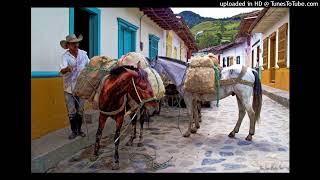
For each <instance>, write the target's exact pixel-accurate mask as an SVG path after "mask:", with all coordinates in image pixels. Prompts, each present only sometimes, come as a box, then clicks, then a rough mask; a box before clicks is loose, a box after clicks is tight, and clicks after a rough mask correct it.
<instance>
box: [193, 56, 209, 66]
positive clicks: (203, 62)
mask: <svg viewBox="0 0 320 180" xmlns="http://www.w3.org/2000/svg"><path fill="white" fill-rule="evenodd" d="M190 67H191V68H195V67H213V61H212V60H211V59H210V58H209V57H208V56H204V57H194V58H191V63H190Z"/></svg>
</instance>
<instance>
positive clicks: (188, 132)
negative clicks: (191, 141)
mask: <svg viewBox="0 0 320 180" xmlns="http://www.w3.org/2000/svg"><path fill="white" fill-rule="evenodd" d="M190 134H191V133H190V131H186V132H185V133H183V137H189V136H190Z"/></svg>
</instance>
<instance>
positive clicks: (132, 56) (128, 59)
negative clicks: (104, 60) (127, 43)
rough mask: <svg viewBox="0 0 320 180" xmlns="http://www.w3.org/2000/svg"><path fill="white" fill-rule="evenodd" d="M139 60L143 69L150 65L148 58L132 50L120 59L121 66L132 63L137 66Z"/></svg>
mask: <svg viewBox="0 0 320 180" xmlns="http://www.w3.org/2000/svg"><path fill="white" fill-rule="evenodd" d="M139 62H140V67H141V68H142V69H144V68H146V67H149V63H148V61H147V59H146V58H145V57H144V56H143V55H142V54H141V53H136V52H130V53H128V54H126V55H123V56H122V57H121V58H120V59H119V65H120V66H123V65H131V66H134V67H136V68H137V67H138V63H139Z"/></svg>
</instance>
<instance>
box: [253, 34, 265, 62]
mask: <svg viewBox="0 0 320 180" xmlns="http://www.w3.org/2000/svg"><path fill="white" fill-rule="evenodd" d="M257 41H259V42H258V43H257V44H255V45H254V46H253V47H252V48H251V52H252V50H254V64H253V67H256V64H257V49H258V46H259V48H260V54H259V59H260V61H259V66H263V59H262V51H263V33H254V34H253V35H252V36H251V43H250V44H251V46H252V45H253V44H254V43H256V42H257ZM250 57H252V54H250Z"/></svg>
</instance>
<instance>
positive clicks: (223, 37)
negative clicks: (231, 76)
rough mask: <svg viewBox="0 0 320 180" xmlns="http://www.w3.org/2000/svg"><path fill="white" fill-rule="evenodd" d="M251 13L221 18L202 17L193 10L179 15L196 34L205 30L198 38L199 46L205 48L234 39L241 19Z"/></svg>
mask: <svg viewBox="0 0 320 180" xmlns="http://www.w3.org/2000/svg"><path fill="white" fill-rule="evenodd" d="M249 13H252V12H249ZM249 13H241V14H238V15H235V16H232V17H229V18H221V19H214V18H208V17H201V16H200V15H198V14H196V13H193V12H192V11H183V12H181V13H179V15H180V16H182V17H183V19H184V20H185V21H186V23H187V25H188V26H189V28H191V29H190V30H191V32H192V34H193V35H194V36H195V35H196V34H197V33H199V32H201V31H203V32H202V33H199V34H198V35H197V38H196V43H197V46H198V48H199V49H203V48H206V47H210V46H216V45H219V44H222V43H227V42H231V41H233V40H234V38H235V36H236V34H237V33H238V31H239V26H240V21H241V19H242V18H243V17H245V16H247V15H248V14H249Z"/></svg>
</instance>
